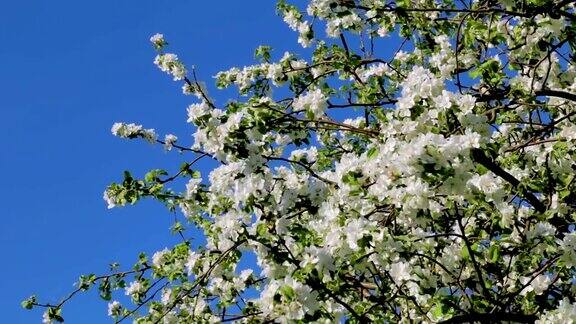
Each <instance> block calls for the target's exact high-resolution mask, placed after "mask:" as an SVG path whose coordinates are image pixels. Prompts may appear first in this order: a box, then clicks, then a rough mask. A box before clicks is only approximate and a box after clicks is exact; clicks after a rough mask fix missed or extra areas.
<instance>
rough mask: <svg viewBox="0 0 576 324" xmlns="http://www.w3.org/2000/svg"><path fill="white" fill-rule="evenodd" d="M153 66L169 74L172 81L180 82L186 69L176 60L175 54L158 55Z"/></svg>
mask: <svg viewBox="0 0 576 324" xmlns="http://www.w3.org/2000/svg"><path fill="white" fill-rule="evenodd" d="M154 64H156V66H158V68H159V69H160V70H162V71H163V72H166V73H168V74H170V75H171V76H172V77H173V78H174V81H178V80H182V79H184V78H185V77H186V73H187V71H186V67H184V64H183V63H182V62H180V61H179V60H178V56H177V55H176V54H172V53H165V54H158V55H157V56H156V58H155V59H154Z"/></svg>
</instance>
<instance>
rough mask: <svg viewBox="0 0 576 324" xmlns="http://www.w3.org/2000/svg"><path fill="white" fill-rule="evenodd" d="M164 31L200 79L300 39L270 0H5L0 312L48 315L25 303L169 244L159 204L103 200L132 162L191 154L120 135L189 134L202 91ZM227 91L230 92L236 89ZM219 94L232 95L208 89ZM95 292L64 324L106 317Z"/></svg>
mask: <svg viewBox="0 0 576 324" xmlns="http://www.w3.org/2000/svg"><path fill="white" fill-rule="evenodd" d="M300 2H301V1H300ZM156 32H161V33H164V35H165V36H166V38H167V40H168V41H169V42H170V44H171V46H170V48H169V50H170V51H174V52H175V53H177V54H178V55H179V57H180V58H181V59H182V60H183V61H184V62H185V63H187V64H189V65H195V66H196V68H197V71H198V74H199V77H200V78H202V79H204V80H207V81H208V84H209V85H211V84H212V80H211V76H212V75H214V74H215V73H216V72H217V71H219V70H223V69H227V68H229V67H232V66H243V65H247V64H251V63H252V62H253V59H252V57H253V50H254V48H256V47H257V46H258V45H260V44H267V45H272V46H273V47H274V48H275V53H276V55H281V54H282V53H283V52H284V51H285V50H293V49H297V48H298V45H297V43H296V35H295V34H294V33H292V31H290V30H289V29H288V27H287V26H285V25H284V23H283V22H282V20H281V18H279V17H277V16H276V15H275V10H274V1H219V2H216V1H210V2H205V1H192V0H188V1H168V0H155V1H148V0H145V1H117V0H101V1H72V0H61V1H41V0H22V1H4V2H3V3H2V5H1V6H0V44H1V46H0V62H1V63H0V71H1V73H0V98H1V99H2V101H1V103H0V112H1V113H2V118H0V123H2V126H1V127H0V136H1V138H2V149H1V150H0V170H2V171H3V174H2V177H3V180H4V181H3V186H0V202H1V204H0V206H1V207H0V216H1V217H2V225H0V249H1V254H2V259H3V261H2V262H1V263H0V275H1V276H0V277H1V278H2V279H1V281H0V287H1V288H2V294H1V295H0V310H2V316H3V318H2V322H4V323H38V322H40V316H41V313H40V312H38V311H31V312H30V311H25V310H22V309H21V308H20V306H19V304H20V301H21V300H22V299H23V298H25V297H27V296H29V295H31V294H33V293H34V294H37V295H38V296H39V298H40V299H41V300H43V301H52V302H56V301H57V300H58V299H59V298H60V297H62V296H64V295H65V294H67V293H68V292H69V291H70V290H71V289H73V287H72V284H73V283H74V282H75V281H76V279H77V278H78V276H79V275H81V274H86V273H90V272H96V273H103V272H106V270H107V265H108V264H109V263H110V262H113V261H118V262H120V263H121V264H122V265H124V266H125V267H129V266H131V264H132V263H133V261H135V260H136V257H137V255H138V253H139V252H140V251H146V252H153V251H155V250H160V249H162V248H164V247H165V246H170V245H171V244H172V243H174V242H175V241H176V238H175V237H173V236H172V235H171V234H170V233H169V227H170V225H171V222H172V220H173V216H172V215H170V214H169V213H168V212H167V211H165V209H164V208H163V207H162V206H161V205H160V204H158V203H155V202H151V201H145V202H143V203H141V204H138V205H136V206H134V207H127V208H121V209H117V210H107V209H106V206H105V204H104V202H103V200H102V192H103V190H104V188H105V187H106V185H107V184H109V183H110V182H112V181H118V180H120V179H121V175H122V172H123V171H124V170H131V171H132V172H133V174H134V175H136V176H142V175H143V174H144V173H145V172H146V171H147V170H150V169H154V168H166V169H168V170H175V169H176V168H177V167H178V166H179V164H180V163H181V162H182V161H184V160H186V156H182V155H179V154H177V153H175V152H170V153H166V152H164V151H163V149H162V148H161V147H159V146H156V147H153V146H151V145H150V144H147V143H144V142H142V141H132V142H129V141H124V140H121V139H118V138H115V137H113V136H112V135H111V133H110V127H111V125H112V124H113V123H114V122H115V121H126V122H136V123H141V124H143V125H144V126H145V127H148V128H155V129H156V130H157V132H158V133H159V134H165V133H170V132H172V133H174V134H176V135H178V136H179V137H180V139H181V142H182V144H190V143H191V142H192V141H191V137H190V136H191V134H192V129H191V127H190V126H189V125H188V124H186V107H187V105H188V104H190V103H192V102H193V98H191V97H185V96H183V95H181V94H180V84H177V83H175V82H173V81H172V80H171V78H170V77H168V76H167V75H165V74H163V73H161V72H160V71H159V70H158V69H156V67H155V66H154V65H153V64H152V60H153V58H154V55H155V53H154V51H153V49H152V47H151V46H150V44H149V42H148V39H149V37H150V36H151V35H152V34H154V33H156ZM228 94H229V93H228ZM212 95H213V96H214V97H215V98H216V100H217V102H219V103H224V102H226V99H227V98H226V97H224V96H223V95H222V94H218V93H215V92H212ZM105 313H106V303H105V302H103V301H101V300H99V299H98V297H97V294H96V292H89V293H87V294H85V295H82V296H79V297H78V298H75V299H74V300H73V301H72V302H71V303H70V304H69V305H68V306H67V307H66V308H65V309H64V315H65V317H66V319H67V322H68V323H88V324H89V323H106V322H109V321H110V320H109V318H108V317H107V316H106V314H105Z"/></svg>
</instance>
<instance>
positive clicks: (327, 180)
mask: <svg viewBox="0 0 576 324" xmlns="http://www.w3.org/2000/svg"><path fill="white" fill-rule="evenodd" d="M277 10H278V12H279V13H280V15H281V16H282V17H283V19H284V21H285V22H286V23H287V24H288V26H289V27H290V28H291V29H293V30H294V31H296V32H297V33H298V43H300V44H301V45H302V46H303V47H310V48H311V49H312V51H303V53H311V54H309V55H298V53H288V52H287V53H285V54H283V55H281V53H277V52H275V51H273V50H272V49H271V48H270V47H268V46H261V47H259V48H258V49H257V50H256V58H257V63H256V64H254V65H251V66H247V67H244V68H232V69H230V70H228V71H223V72H220V73H218V75H217V76H216V78H215V79H216V85H217V86H218V87H220V88H227V87H236V88H237V89H238V92H239V94H240V95H241V96H240V97H239V98H240V100H230V101H228V102H227V103H226V104H224V105H217V104H216V103H215V102H214V100H213V99H211V96H210V93H208V91H207V88H206V87H205V86H204V85H203V83H202V82H201V81H200V80H198V78H197V77H196V74H195V73H194V71H193V70H191V69H189V68H188V69H187V65H186V64H185V63H184V62H182V61H181V60H180V59H179V57H178V56H177V55H176V54H173V53H170V52H169V51H168V43H167V41H166V40H165V39H164V37H163V35H161V34H157V35H154V36H153V37H152V38H151V42H152V44H153V46H154V48H155V50H156V51H157V52H158V53H157V56H156V59H155V60H154V63H155V64H156V65H157V66H158V68H160V70H161V71H163V72H165V73H167V74H169V75H170V76H171V77H172V78H173V79H174V81H177V82H178V83H180V84H181V85H182V90H183V92H184V94H185V95H191V100H192V101H193V103H192V104H191V105H190V106H189V107H188V109H187V116H188V120H187V121H188V122H189V123H190V124H192V125H193V127H191V130H193V132H194V141H193V143H187V142H180V141H178V138H177V137H176V136H175V135H172V134H168V135H166V136H159V135H157V134H156V133H155V132H154V130H153V129H147V128H145V127H144V126H141V125H137V124H132V123H116V124H114V126H113V128H112V132H113V133H114V135H116V136H119V137H122V138H126V139H144V140H145V141H148V142H150V143H152V144H158V145H164V146H165V147H166V148H167V149H169V150H170V149H172V150H173V151H180V152H182V153H183V154H186V155H187V156H189V162H187V163H185V164H183V165H182V166H181V167H180V168H179V169H177V170H178V171H177V172H172V173H169V172H167V171H165V170H162V169H157V170H152V171H150V172H149V173H147V174H146V175H144V176H142V178H139V177H137V176H134V175H131V174H130V173H128V172H126V173H125V174H124V179H123V180H122V181H120V182H118V183H113V184H111V185H110V186H109V187H108V188H107V189H106V191H105V193H104V198H105V200H106V202H107V203H108V207H110V208H112V207H117V206H124V205H127V204H134V203H136V202H138V201H139V200H140V199H143V198H148V197H149V198H153V199H155V200H158V201H159V202H161V203H164V204H165V205H166V206H167V208H168V209H169V210H170V211H176V212H179V213H182V214H183V215H184V216H185V219H186V221H185V222H177V223H175V224H174V228H173V230H174V232H175V233H177V235H179V236H180V237H181V238H182V242H181V243H180V244H177V245H176V246H172V247H169V248H165V249H163V250H160V251H158V252H156V253H154V254H153V255H145V254H141V255H140V257H139V258H138V262H137V263H136V264H135V265H134V266H133V267H132V268H128V269H122V268H121V267H118V265H113V266H112V268H111V270H110V271H111V272H110V273H108V274H99V275H97V274H88V275H83V276H81V277H80V280H79V281H78V282H77V285H76V288H75V289H74V290H73V291H71V293H70V295H68V296H64V298H63V299H62V300H61V301H60V302H45V301H42V300H40V299H38V298H37V297H35V296H32V297H30V298H29V299H27V300H25V301H24V302H23V306H24V307H25V308H42V309H43V311H44V321H45V322H46V323H50V322H53V321H62V320H63V316H64V312H63V311H62V309H63V307H64V306H65V304H66V303H67V302H68V301H69V300H70V299H71V298H73V297H74V296H75V295H76V294H77V293H78V292H80V291H85V290H90V289H95V290H98V291H99V293H100V296H101V297H102V298H103V299H104V300H106V301H108V302H109V304H108V314H109V315H110V316H111V317H112V319H113V320H114V321H115V322H117V323H118V322H123V321H126V320H130V321H134V322H135V323H204V322H244V323H270V322H281V323H287V322H317V323H337V322H342V321H346V322H349V323H369V322H380V323H392V322H404V323H408V322H410V323H412V322H414V323H417V322H426V323H432V322H446V323H465V322H473V321H478V322H485V321H490V322H507V321H510V322H520V323H533V322H538V323H572V322H573V321H576V303H575V301H576V288H575V287H576V286H575V285H574V282H575V280H576V268H575V266H576V232H575V226H574V223H575V215H576V213H575V209H576V189H575V187H576V182H575V178H576V172H575V170H576V162H575V160H574V157H575V155H576V146H575V141H576V125H575V124H574V119H575V117H576V116H575V115H576V82H575V79H576V65H575V64H574V62H575V55H574V51H575V49H576V9H575V4H574V1H566V0H564V1H553V0H523V1H513V0H473V1H472V0H470V1H468V0H466V1H464V0H460V1H449V0H443V1H435V0H411V1H410V0H397V1H388V0H311V1H309V2H308V4H307V7H306V8H303V7H296V6H294V5H291V4H288V3H286V2H285V1H279V3H278V4H277ZM186 135H187V134H184V136H181V137H187V136H186ZM202 159H213V160H214V161H215V163H217V166H216V167H215V168H214V169H212V170H211V171H210V172H209V173H207V174H202V173H201V172H199V170H198V169H197V168H196V167H197V161H200V160H202ZM167 167H168V169H170V168H169V166H167ZM182 179H185V180H184V181H185V182H186V183H187V184H186V185H185V188H173V189H170V186H171V185H173V186H175V185H176V184H177V183H178V180H182ZM180 183H182V182H180ZM192 228H198V229H200V230H202V231H203V233H204V236H205V237H204V239H205V240H206V244H203V245H201V246H198V245H196V244H193V243H192V242H193V241H191V240H190V235H189V233H190V229H192ZM162 248H163V246H159V249H162ZM246 256H254V258H255V259H256V260H257V262H254V263H252V264H250V263H249V262H248V263H246V262H240V260H242V258H243V257H246Z"/></svg>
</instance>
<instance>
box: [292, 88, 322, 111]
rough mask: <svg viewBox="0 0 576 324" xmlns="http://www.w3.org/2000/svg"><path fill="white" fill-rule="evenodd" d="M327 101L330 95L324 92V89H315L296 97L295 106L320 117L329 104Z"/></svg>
mask: <svg viewBox="0 0 576 324" xmlns="http://www.w3.org/2000/svg"><path fill="white" fill-rule="evenodd" d="M327 101H328V97H327V96H326V95H324V93H322V90H320V89H315V90H312V91H308V92H307V93H306V94H304V95H301V96H299V97H297V98H295V99H294V103H293V107H294V109H295V110H297V111H309V112H310V113H312V114H313V115H314V116H316V117H319V116H322V115H323V114H324V111H325V110H326V107H327V106H328V103H327Z"/></svg>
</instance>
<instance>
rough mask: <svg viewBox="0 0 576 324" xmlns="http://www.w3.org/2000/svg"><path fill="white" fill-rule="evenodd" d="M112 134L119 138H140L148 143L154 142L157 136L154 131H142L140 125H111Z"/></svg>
mask: <svg viewBox="0 0 576 324" xmlns="http://www.w3.org/2000/svg"><path fill="white" fill-rule="evenodd" d="M112 134H114V136H118V137H121V138H136V137H142V138H144V139H145V140H147V141H148V142H150V143H154V142H156V139H157V135H156V132H154V129H144V128H143V127H142V125H136V124H133V123H132V124H125V123H114V125H112Z"/></svg>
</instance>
